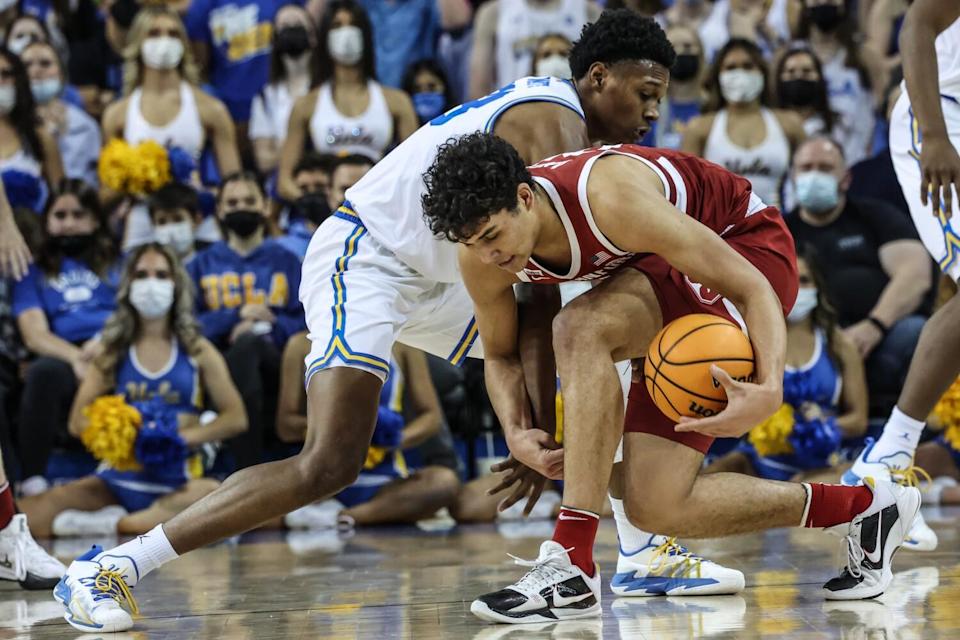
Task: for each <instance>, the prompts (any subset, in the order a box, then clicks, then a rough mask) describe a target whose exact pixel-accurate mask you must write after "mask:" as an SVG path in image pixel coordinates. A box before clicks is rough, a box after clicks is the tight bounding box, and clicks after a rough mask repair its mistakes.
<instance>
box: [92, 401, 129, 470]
mask: <svg viewBox="0 0 960 640" xmlns="http://www.w3.org/2000/svg"><path fill="white" fill-rule="evenodd" d="M83 415H84V416H86V417H87V420H88V421H89V424H88V425H87V428H86V429H84V431H83V433H82V434H80V441H81V442H83V445H84V446H85V447H86V448H87V450H88V451H90V453H92V454H93V457H95V458H96V459H97V460H102V461H103V462H106V463H107V464H109V465H110V466H111V467H113V468H114V469H116V470H118V471H138V470H140V469H141V466H140V463H138V462H137V459H136V456H135V454H134V450H133V444H134V442H136V439H137V431H138V430H139V429H140V425H141V423H142V422H143V418H142V417H141V415H140V412H139V411H137V410H136V409H135V408H134V407H131V406H130V405H128V404H127V403H126V402H125V401H124V398H123V396H122V395H115V396H101V397H100V398H97V399H96V400H94V401H93V403H91V404H90V406H88V407H86V408H85V409H84V410H83Z"/></svg>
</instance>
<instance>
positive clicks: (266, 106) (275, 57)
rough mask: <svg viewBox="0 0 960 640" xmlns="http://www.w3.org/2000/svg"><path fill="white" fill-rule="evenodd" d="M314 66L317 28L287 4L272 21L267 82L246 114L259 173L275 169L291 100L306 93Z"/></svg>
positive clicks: (303, 11)
mask: <svg viewBox="0 0 960 640" xmlns="http://www.w3.org/2000/svg"><path fill="white" fill-rule="evenodd" d="M316 65H317V28H316V25H315V24H314V23H313V18H312V17H311V16H310V14H309V13H308V12H307V10H306V9H304V8H303V7H302V6H300V5H298V4H287V5H284V6H282V7H280V9H279V10H278V11H277V15H276V17H275V18H274V19H273V51H272V52H271V54H270V81H269V82H268V83H267V85H266V86H265V87H264V88H263V89H262V90H261V91H260V93H258V94H257V95H256V96H255V97H254V99H253V104H252V107H251V111H250V140H251V142H252V143H253V155H254V158H255V159H256V162H257V169H258V170H259V171H260V173H263V174H265V175H266V174H270V173H272V172H273V170H274V169H276V168H277V159H278V156H279V153H280V146H281V145H282V144H283V139H284V138H286V137H287V122H288V121H289V120H290V111H291V110H292V109H293V102H294V100H296V99H298V98H301V97H303V96H305V95H306V94H307V92H308V91H310V80H311V74H312V70H313V69H314V68H315V67H316Z"/></svg>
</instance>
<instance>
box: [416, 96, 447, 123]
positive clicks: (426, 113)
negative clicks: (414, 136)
mask: <svg viewBox="0 0 960 640" xmlns="http://www.w3.org/2000/svg"><path fill="white" fill-rule="evenodd" d="M445 102H446V99H445V98H444V97H443V94H442V93H415V94H413V108H414V109H415V110H416V112H417V117H418V118H420V124H423V123H424V122H427V121H428V120H433V119H434V118H436V117H437V116H438V115H440V114H441V113H443V105H444V103H445Z"/></svg>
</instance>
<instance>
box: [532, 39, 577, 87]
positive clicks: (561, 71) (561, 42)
mask: <svg viewBox="0 0 960 640" xmlns="http://www.w3.org/2000/svg"><path fill="white" fill-rule="evenodd" d="M572 48H573V43H572V42H570V38H568V37H567V36H565V35H563V34H562V33H548V34H546V35H543V36H540V38H539V39H538V40H537V44H536V46H534V48H533V58H532V59H531V60H530V74H531V75H535V76H553V77H554V78H562V79H564V80H569V79H570V78H572V77H573V72H572V71H571V70H570V60H568V58H569V56H570V49H572Z"/></svg>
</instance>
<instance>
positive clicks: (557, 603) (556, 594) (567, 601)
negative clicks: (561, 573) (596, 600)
mask: <svg viewBox="0 0 960 640" xmlns="http://www.w3.org/2000/svg"><path fill="white" fill-rule="evenodd" d="M592 595H593V594H592V593H591V592H589V591H588V592H586V593H581V594H578V595H575V596H570V597H569V598H564V597H563V596H562V595H560V591H559V589H557V587H554V588H553V606H554V607H566V606H568V605H571V604H576V603H577V602H580V601H581V600H586V599H587V598H589V597H590V596H592Z"/></svg>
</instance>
